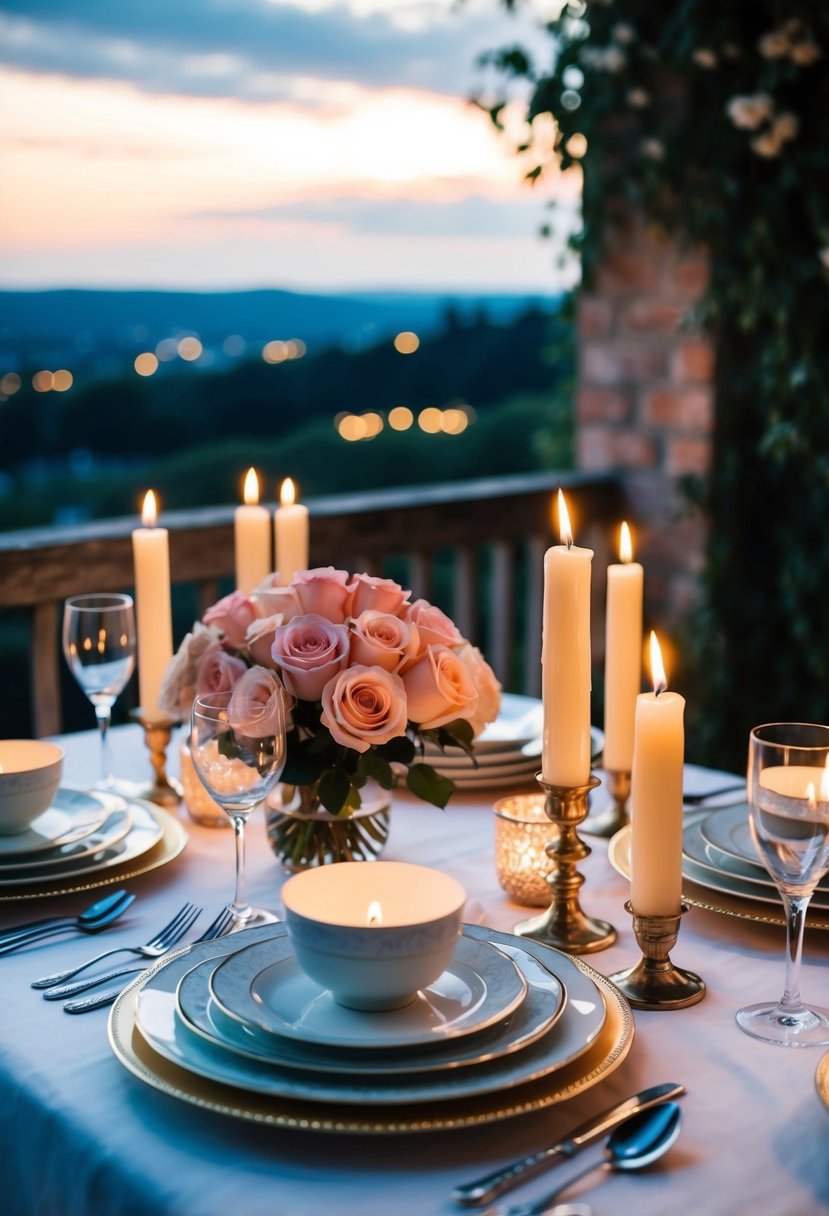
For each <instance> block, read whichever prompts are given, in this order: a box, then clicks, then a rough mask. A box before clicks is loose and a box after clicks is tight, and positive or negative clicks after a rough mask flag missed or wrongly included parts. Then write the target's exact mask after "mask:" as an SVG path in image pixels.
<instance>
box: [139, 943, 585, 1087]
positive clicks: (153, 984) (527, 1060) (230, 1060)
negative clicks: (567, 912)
mask: <svg viewBox="0 0 829 1216" xmlns="http://www.w3.org/2000/svg"><path fill="white" fill-rule="evenodd" d="M265 928H266V930H267V929H268V928H270V929H271V931H273V928H274V927H273V926H266V927H265ZM278 928H279V927H277V929H278ZM282 929H283V932H284V926H282ZM249 932H252V933H258V932H261V930H251V931H249ZM234 937H235V938H236V939H237V940H238V939H239V937H240V935H234V936H233V937H231V938H225V939H220V941H218V942H204V943H201V944H197V945H195V946H191V947H189V948H187V950H186V952H181V953H179V954H178V955H176V956H175V957H174V958H173V959H171V960H170V961H169V962H168V963H166V965H164V966H163V967H160V968H154V969H153V971H152V972H151V977H150V978H149V979H148V981H147V983H146V984H144V985H143V987H142V988H141V991H140V993H139V996H138V1006H137V1010H136V1025H137V1027H138V1030H139V1032H140V1033H141V1035H142V1036H143V1037H144V1039H145V1040H146V1042H147V1043H149V1045H150V1046H151V1047H152V1048H153V1049H154V1050H155V1051H157V1052H158V1054H159V1055H161V1056H162V1057H164V1058H165V1059H167V1060H169V1061H170V1062H172V1063H175V1064H177V1065H179V1066H180V1067H182V1068H184V1069H186V1070H188V1071H189V1072H192V1073H195V1074H196V1075H198V1076H201V1077H206V1078H207V1079H209V1080H214V1081H219V1082H221V1083H223V1084H226V1085H230V1086H234V1087H237V1088H240V1089H243V1090H247V1091H250V1092H253V1093H259V1094H271V1095H275V1096H281V1097H289V1098H295V1099H303V1100H307V1099H310V1100H318V1101H322V1102H331V1103H335V1104H348V1105H373V1106H403V1105H409V1104H411V1103H417V1102H443V1101H451V1100H453V1099H457V1098H468V1097H472V1096H475V1095H478V1094H487V1093H495V1092H498V1091H499V1090H505V1089H509V1088H512V1087H513V1086H516V1085H521V1084H523V1083H525V1082H530V1081H534V1080H538V1079H539V1078H542V1077H545V1076H548V1075H550V1074H551V1073H553V1072H555V1071H556V1070H558V1069H560V1068H563V1067H564V1066H565V1065H566V1064H567V1063H568V1062H570V1061H572V1060H574V1059H576V1058H577V1057H578V1056H579V1055H581V1054H582V1053H583V1052H585V1051H586V1050H587V1049H588V1047H589V1045H590V1044H591V1043H592V1042H593V1041H594V1040H595V1038H596V1036H597V1035H598V1034H599V1032H600V1031H601V1029H602V1027H603V1025H604V1022H605V1018H606V1016H607V1010H606V1005H605V1001H604V998H603V995H602V992H601V990H600V989H599V987H598V986H597V985H596V984H595V983H594V982H593V980H592V979H590V978H589V977H588V976H587V975H586V974H585V973H584V972H583V971H581V969H580V968H579V967H578V966H577V965H576V963H575V960H573V959H570V958H568V956H566V955H559V954H555V952H551V955H552V956H553V957H552V958H551V963H550V966H551V967H555V970H556V972H557V973H558V975H559V976H560V978H561V980H562V982H563V983H564V985H565V987H566V988H567V991H568V995H569V999H568V1002H567V1004H566V1005H565V1008H564V1011H563V1013H562V1015H561V1018H560V1019H559V1021H558V1023H557V1024H556V1026H555V1027H554V1029H553V1030H552V1031H551V1032H550V1033H548V1034H545V1035H543V1036H542V1037H541V1038H540V1039H538V1040H537V1041H536V1042H535V1043H533V1044H531V1045H529V1046H528V1047H526V1048H525V1049H524V1050H523V1051H521V1052H520V1053H519V1054H517V1055H507V1056H504V1057H503V1058H501V1059H499V1060H495V1061H492V1062H486V1063H481V1064H480V1065H479V1066H478V1067H475V1068H462V1069H457V1070H455V1071H451V1072H439V1073H427V1074H422V1075H421V1074H416V1075H412V1076H409V1077H402V1076H400V1075H397V1074H396V1075H393V1076H389V1077H388V1078H387V1079H386V1080H385V1081H383V1080H382V1079H380V1078H378V1077H367V1076H347V1075H331V1076H329V1075H326V1074H325V1073H320V1072H317V1073H299V1072H295V1071H293V1070H291V1069H288V1068H284V1067H280V1066H278V1065H276V1064H269V1063H266V1062H264V1061H261V1060H259V1061H254V1060H247V1059H244V1058H242V1057H241V1056H238V1055H236V1054H234V1053H232V1052H230V1051H226V1050H225V1049H224V1048H223V1047H222V1046H219V1045H217V1044H215V1043H209V1042H207V1041H206V1040H205V1039H204V1038H202V1037H200V1036H198V1035H196V1034H193V1033H192V1032H191V1031H190V1029H189V1028H188V1026H187V1024H186V1023H185V1022H184V1021H183V1020H182V1019H181V1018H180V1017H179V1016H178V1014H177V1009H176V990H177V988H178V985H179V982H180V980H181V979H182V978H183V975H184V974H186V972H187V970H188V969H189V968H190V967H191V966H192V965H193V963H195V962H198V961H203V960H204V959H205V958H210V957H214V958H215V957H219V956H220V955H219V954H216V955H212V956H211V953H210V952H211V950H216V951H218V952H222V953H224V952H227V951H233V950H234ZM513 940H515V941H517V940H520V939H513ZM519 948H520V947H519ZM447 1046H448V1045H447Z"/></svg>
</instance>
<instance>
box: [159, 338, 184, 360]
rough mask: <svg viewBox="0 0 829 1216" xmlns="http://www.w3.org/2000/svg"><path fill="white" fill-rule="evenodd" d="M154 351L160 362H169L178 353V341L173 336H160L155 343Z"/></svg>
mask: <svg viewBox="0 0 829 1216" xmlns="http://www.w3.org/2000/svg"><path fill="white" fill-rule="evenodd" d="M155 353H156V357H157V358H158V359H159V361H160V362H161V363H169V362H170V360H171V359H175V357H176V355H177V354H178V342H177V341H176V340H175V338H162V339H161V341H160V342H159V343H157V345H156V348H155Z"/></svg>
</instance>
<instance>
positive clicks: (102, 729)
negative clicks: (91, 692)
mask: <svg viewBox="0 0 829 1216" xmlns="http://www.w3.org/2000/svg"><path fill="white" fill-rule="evenodd" d="M95 717H96V719H97V721H98V731H99V733H100V736H101V785H102V786H104V787H105V788H106V787H108V786H110V785H112V769H111V768H110V764H109V724H110V721H111V719H112V706H110V705H101V704H100V703H97V704H96V705H95Z"/></svg>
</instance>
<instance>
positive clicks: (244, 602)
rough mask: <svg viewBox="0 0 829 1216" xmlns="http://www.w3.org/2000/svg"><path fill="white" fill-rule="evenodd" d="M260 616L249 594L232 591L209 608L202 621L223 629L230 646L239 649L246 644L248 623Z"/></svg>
mask: <svg viewBox="0 0 829 1216" xmlns="http://www.w3.org/2000/svg"><path fill="white" fill-rule="evenodd" d="M258 616H259V612H258V610H257V607H256V605H255V604H254V602H253V600H252V599H250V597H249V596H247V595H245V593H244V592H243V591H232V592H231V593H230V595H226V596H225V597H224V599H221V600H219V602H218V603H216V604H214V605H213V607H212V608H208V609H207V612H205V614H204V616H203V617H202V621H203V623H204V624H205V625H213V626H215V628H216V629H221V631H222V633H223V634H224V635H225V641H226V642H227V644H228V646H233V647H234V648H237V649H238V648H239V647H240V646H243V645H244V642H245V631H246V630H247V627H248V625H250V624H251V622H252V621H255V620H256V618H257V617H258Z"/></svg>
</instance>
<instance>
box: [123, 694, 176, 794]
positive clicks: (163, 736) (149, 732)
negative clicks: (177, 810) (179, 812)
mask: <svg viewBox="0 0 829 1216" xmlns="http://www.w3.org/2000/svg"><path fill="white" fill-rule="evenodd" d="M130 717H131V718H133V719H134V720H135V721H136V722H138V723H140V725H141V726H142V727H143V728H144V742H145V743H146V745H147V748H148V750H149V753H150V764H151V765H152V768H153V773H154V774H155V776H154V779H153V781H152V783H151V784H150V785H148V786H146V787H143V786H142V787H141V789H140V790H139V791H138V797H139V798H146V799H147V800H148V801H149V802H154V803H156V805H157V806H165V807H172V806H178V804H179V802H180V801H181V797H182V788H181V785H180V784H179V782H178V781H176V779H175V778H174V777H168V776H167V747H168V746H169V743H170V736H171V735H172V732H173V727H174V726H177V725H178V723H177V722H176V720H175V719H174V718H148V717H146V716H145V714H144V711H143V710H142V709H141V707H140V706H139V707H138V709H133V710H130Z"/></svg>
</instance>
